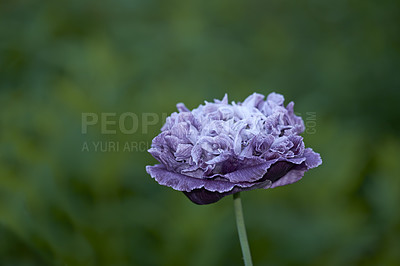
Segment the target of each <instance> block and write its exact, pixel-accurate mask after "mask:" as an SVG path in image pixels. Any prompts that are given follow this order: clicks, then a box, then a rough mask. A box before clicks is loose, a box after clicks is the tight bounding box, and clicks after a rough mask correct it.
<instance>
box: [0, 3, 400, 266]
mask: <svg viewBox="0 0 400 266" xmlns="http://www.w3.org/2000/svg"><path fill="white" fill-rule="evenodd" d="M399 6H400V2H399V1H395V0H384V1H372V0H363V1H360V0H337V1H316V0H307V1H282V0H279V1H278V0H271V1H253V0H250V1H236V0H234V1H226V0H222V1H193V0H188V1H178V0H174V1H153V0H139V1H138V0H115V1H78V0H69V1H64V0H60V1H29V0H12V1H11V0H5V1H4V0H3V1H1V2H0V106H1V107H0V108H1V112H0V140H1V144H0V265H174V266H175V265H193V266H201V265H242V260H241V251H240V246H239V241H238V237H237V232H236V228H235V222H234V216H233V207H232V199H231V197H228V198H225V199H223V200H221V201H220V202H218V203H217V204H212V205H207V206H197V205H194V204H192V203H191V202H190V201H189V200H187V199H186V198H185V196H184V195H183V194H182V193H179V192H176V191H173V190H172V189H169V188H166V187H162V186H159V185H158V184H157V183H156V182H155V181H154V180H152V179H151V178H150V177H149V176H148V175H147V173H146V172H145V165H147V164H154V163H156V161H155V160H154V159H153V158H152V157H151V156H150V155H149V154H148V153H147V152H146V149H147V148H148V146H149V145H150V142H151V139H152V138H153V137H154V136H155V135H156V134H158V132H159V130H160V127H161V126H162V123H163V121H162V120H163V119H162V117H164V114H165V113H167V114H169V113H171V112H173V111H174V110H175V104H176V103H177V102H185V103H186V104H187V106H188V107H189V108H194V107H197V105H199V104H200V103H202V102H203V101H204V100H208V101H211V100H213V99H214V98H222V97H223V95H224V93H225V92H227V93H228V94H229V97H230V100H235V101H241V100H243V99H244V98H245V97H246V96H247V95H249V94H250V93H252V92H254V91H257V92H259V93H263V94H268V93H269V92H271V91H276V92H279V93H282V94H284V95H285V97H286V99H287V102H289V101H292V100H293V101H295V102H296V108H295V111H297V112H299V113H300V114H301V115H302V116H303V118H304V119H305V121H306V124H308V126H309V127H311V129H315V131H316V132H314V130H312V131H309V133H308V134H307V133H305V134H304V138H305V142H306V145H307V146H309V147H313V148H314V150H316V151H318V152H320V153H321V155H322V158H323V160H324V163H323V165H322V166H321V167H319V168H318V169H315V170H312V171H310V172H308V173H307V174H306V176H305V177H304V179H303V180H302V181H300V182H298V183H296V184H293V185H290V186H287V187H281V188H276V189H271V190H257V191H251V192H247V193H244V194H243V195H242V197H243V204H244V207H245V210H244V212H245V219H246V222H247V230H248V235H249V240H250V246H251V249H252V253H253V259H254V263H255V265H266V264H268V265H399V264H400V255H399V254H400V253H399V252H398V251H399V250H400V214H399V211H398V205H399V203H400V179H399V177H400V176H399V173H400V164H399V162H400V154H399V150H400V139H399V135H398V132H399V131H400V127H399V125H400V123H399V116H400V111H399V108H398V101H399V99H400V88H399V85H400V82H399V81H400V80H399V79H400V78H399V74H398V71H399V69H400V68H399V67H400V53H399V52H400V50H399V47H400V38H399V37H400V35H399V25H400V17H399V16H398V12H399ZM88 112H90V113H96V114H98V115H99V116H100V115H101V114H102V113H115V114H116V116H115V117H111V118H109V120H113V121H116V123H118V119H119V118H120V115H121V114H124V113H126V112H132V113H134V114H136V115H137V116H138V123H139V127H138V129H137V131H136V132H135V133H134V134H128V135H126V134H123V133H122V132H121V131H120V130H117V133H116V134H102V130H101V123H100V122H99V123H97V124H96V125H95V126H91V127H88V132H87V134H83V133H82V128H81V123H82V119H81V116H82V113H88ZM308 112H314V113H315V114H316V120H315V121H314V120H312V115H310V114H309V113H308ZM145 113H155V114H157V117H159V118H160V119H159V121H156V122H158V123H157V124H156V125H148V124H146V120H145V118H144V117H143V115H142V114H145ZM99 119H100V118H99ZM127 120H128V119H127ZM314 122H315V123H314ZM117 125H118V124H117ZM117 125H114V128H117V129H118V126H117ZM314 126H315V127H314ZM110 127H113V125H111V126H110ZM127 127H128V126H127ZM312 133H314V134H312ZM99 141H101V143H103V145H105V144H106V143H110V142H113V143H120V145H121V146H120V147H119V148H120V150H119V151H115V152H113V151H112V150H111V149H108V151H106V152H101V151H97V152H96V151H95V150H94V149H93V146H89V147H90V150H89V151H82V145H83V144H84V143H85V142H87V143H89V145H91V144H92V142H95V143H97V142H99ZM125 142H128V143H130V142H133V143H134V144H135V143H136V144H140V145H139V146H137V147H136V148H135V147H133V148H132V149H131V150H130V151H123V150H122V149H123V147H122V145H123V143H125Z"/></svg>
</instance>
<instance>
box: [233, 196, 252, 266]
mask: <svg viewBox="0 0 400 266" xmlns="http://www.w3.org/2000/svg"><path fill="white" fill-rule="evenodd" d="M233 205H234V207H235V216H236V225H237V230H238V233H239V240H240V246H241V247H242V253H243V260H244V265H246V266H252V265H253V263H252V262H251V254H250V248H249V242H248V241H247V234H246V226H245V225H244V219H243V208H242V201H241V199H240V193H239V192H238V193H236V194H233Z"/></svg>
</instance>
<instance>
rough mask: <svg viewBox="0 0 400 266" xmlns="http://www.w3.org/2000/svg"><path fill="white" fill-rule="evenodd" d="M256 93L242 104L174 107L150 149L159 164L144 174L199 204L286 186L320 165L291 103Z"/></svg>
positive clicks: (280, 98) (221, 102)
mask: <svg viewBox="0 0 400 266" xmlns="http://www.w3.org/2000/svg"><path fill="white" fill-rule="evenodd" d="M264 98H265V97H264V95H261V94H257V93H254V94H252V95H250V96H249V97H247V98H246V99H245V100H244V102H243V103H235V102H232V104H229V103H228V97H227V95H225V97H224V98H223V99H222V100H221V101H220V100H215V101H214V103H209V102H205V104H204V105H200V106H199V107H198V108H196V109H194V110H192V111H190V110H189V109H188V108H186V107H185V105H184V104H182V103H179V104H177V108H178V111H179V112H178V113H176V112H174V113H172V114H171V116H169V117H168V118H167V121H166V123H165V125H164V126H163V127H162V128H161V131H162V132H161V133H160V134H159V135H158V136H156V137H155V138H154V139H153V142H152V146H151V148H150V149H149V152H150V153H151V155H153V157H154V158H156V159H157V160H158V161H159V162H160V164H157V165H154V166H147V167H146V171H147V172H148V173H149V174H150V175H151V176H152V177H153V178H154V179H155V180H156V181H157V182H158V183H159V184H161V185H165V186H168V187H172V188H173V189H175V190H179V191H183V192H184V193H185V195H186V196H187V197H188V198H189V199H190V200H192V201H193V202H194V203H197V204H209V203H213V202H216V201H218V200H219V199H221V198H222V197H224V196H227V195H230V194H233V193H236V192H240V191H245V190H252V189H256V188H265V189H266V188H273V187H277V186H284V185H288V184H291V183H294V182H297V181H298V180H300V179H301V178H302V177H303V175H304V173H305V172H306V171H307V170H309V169H311V168H314V167H317V166H318V165H320V164H321V163H322V160H321V157H320V155H319V154H318V153H315V152H314V151H313V150H312V149H310V148H305V147H304V142H303V138H302V137H301V136H299V134H300V133H302V132H303V131H304V123H303V120H302V119H301V117H298V116H296V115H295V114H294V112H293V106H294V103H293V102H290V103H289V104H288V105H287V106H286V107H284V105H283V102H284V98H283V96H282V95H280V94H277V93H271V94H269V95H268V97H267V99H266V100H264Z"/></svg>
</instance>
